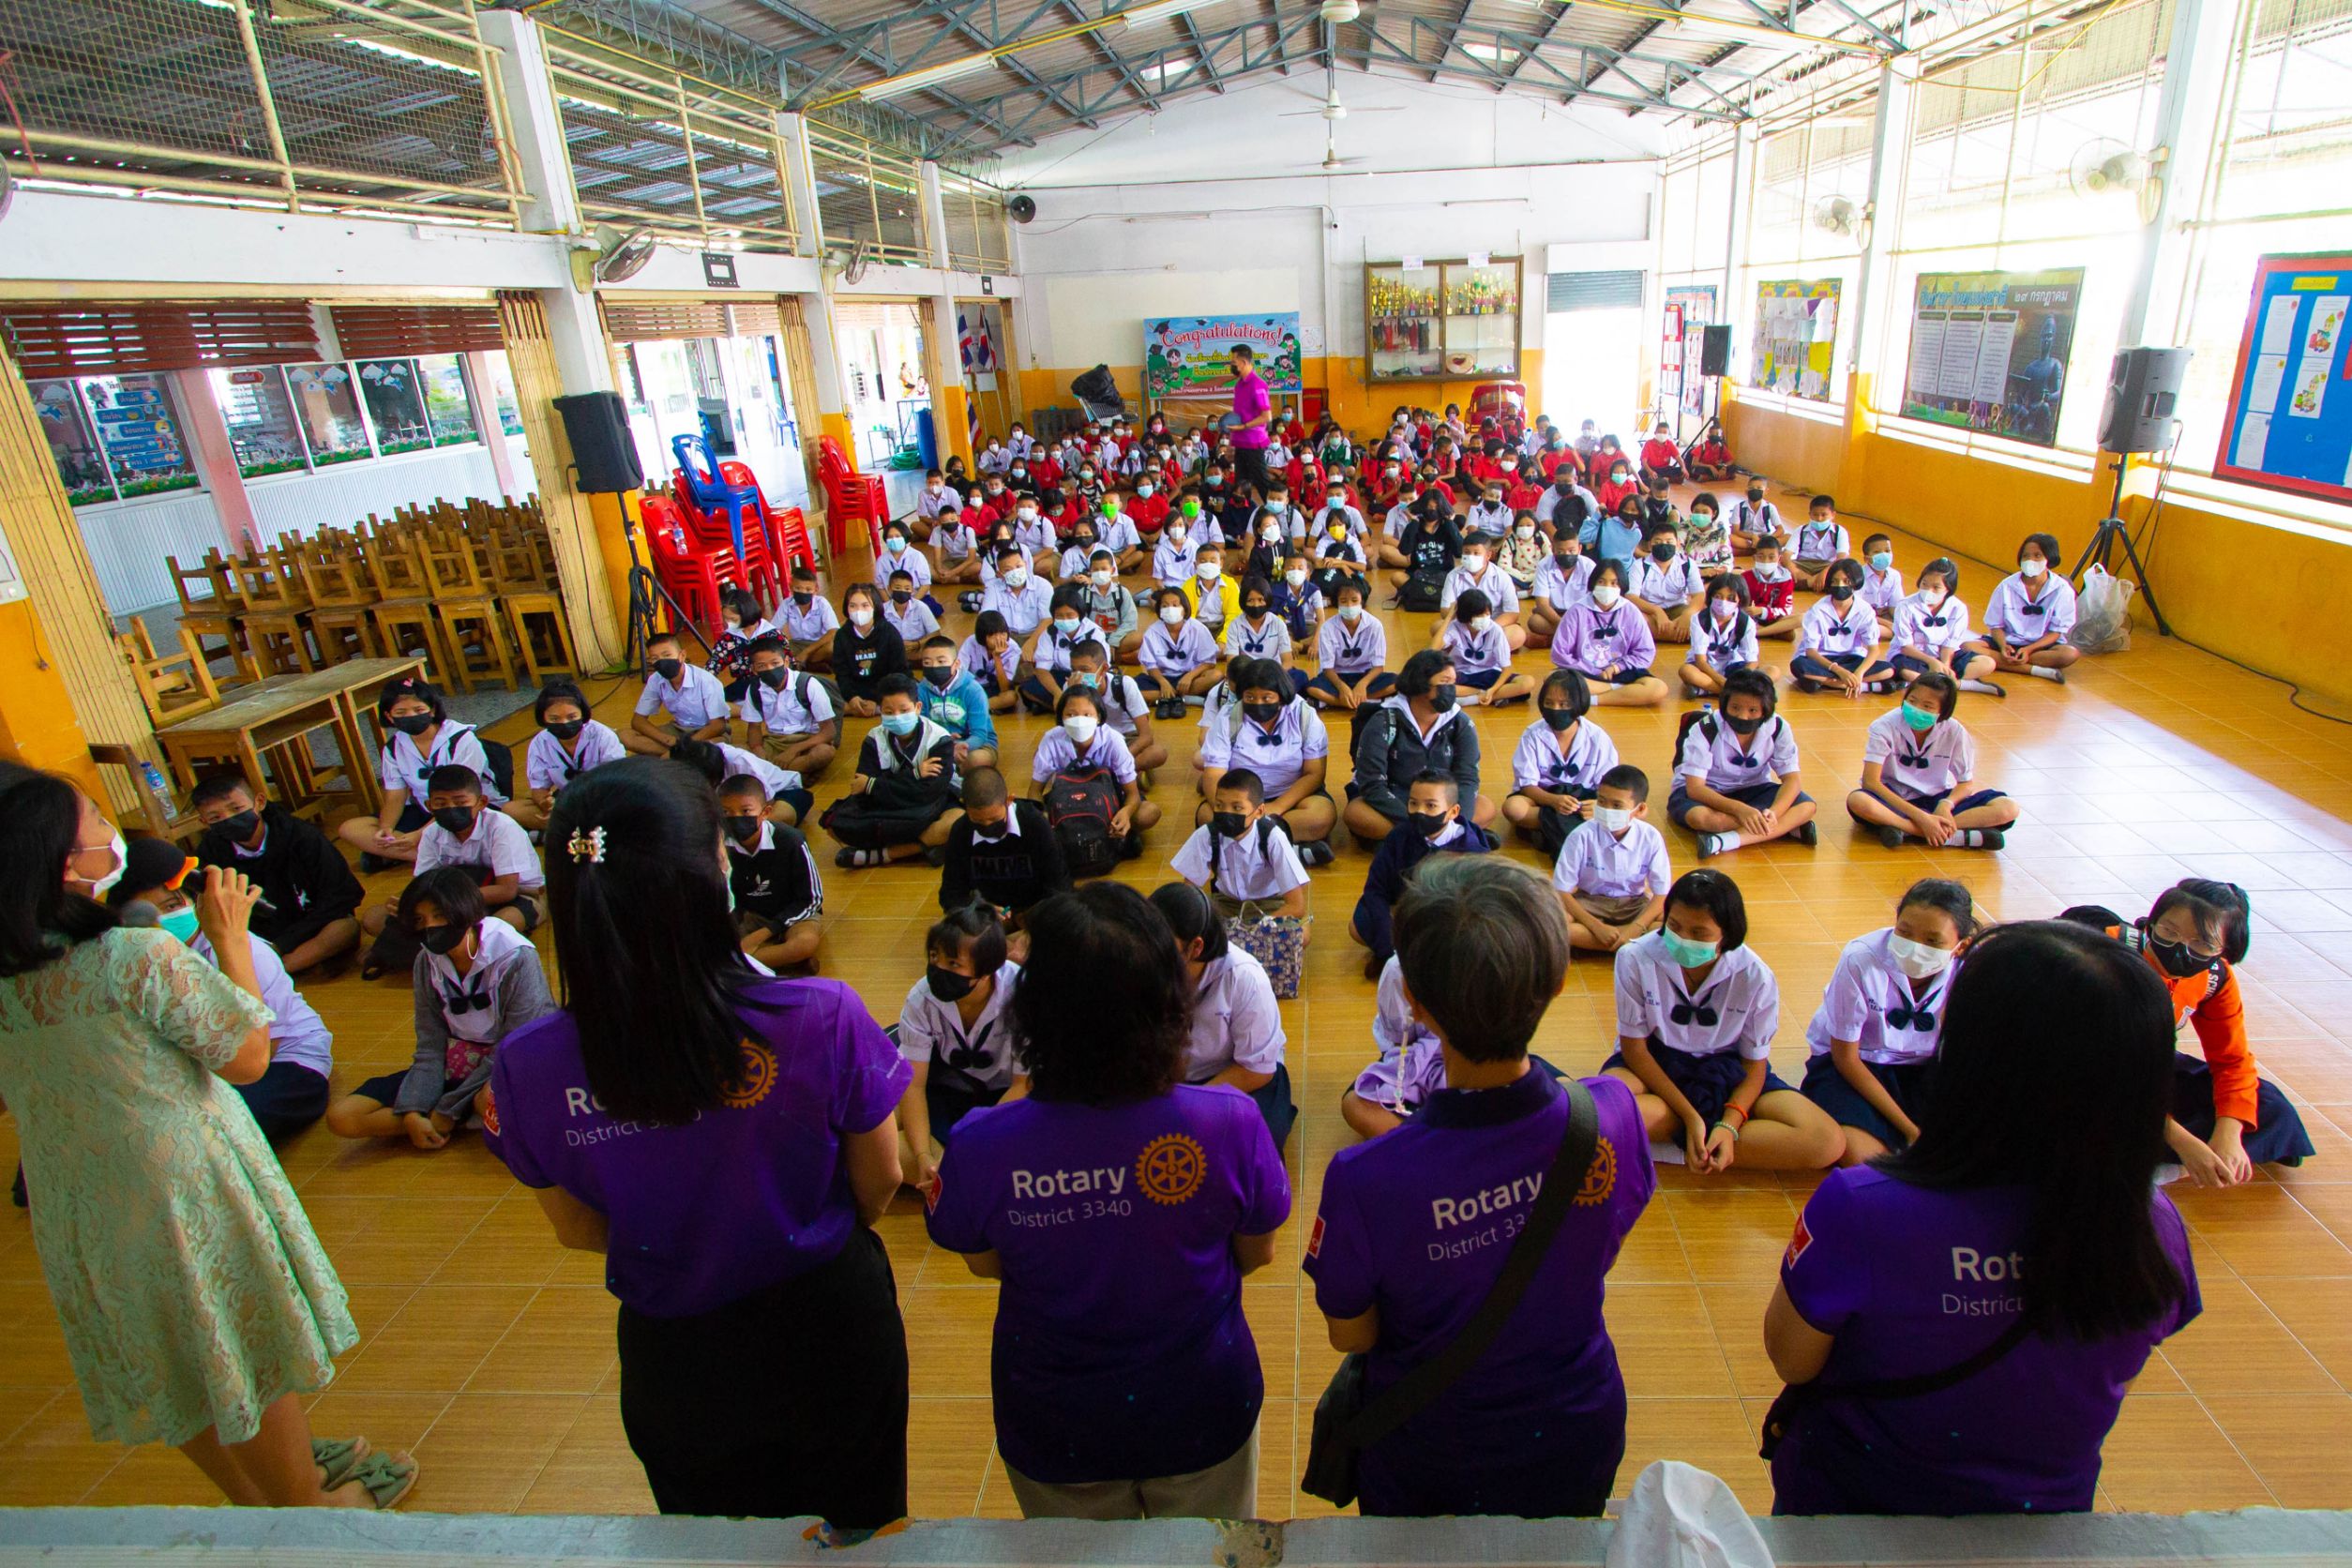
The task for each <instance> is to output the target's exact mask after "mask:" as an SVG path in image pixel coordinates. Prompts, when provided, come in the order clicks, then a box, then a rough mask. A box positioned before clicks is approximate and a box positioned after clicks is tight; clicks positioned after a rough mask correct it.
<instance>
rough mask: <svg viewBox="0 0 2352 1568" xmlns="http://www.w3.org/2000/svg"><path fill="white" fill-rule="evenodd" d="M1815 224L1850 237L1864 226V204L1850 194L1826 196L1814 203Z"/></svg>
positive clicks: (1824, 232) (1826, 231)
mask: <svg viewBox="0 0 2352 1568" xmlns="http://www.w3.org/2000/svg"><path fill="white" fill-rule="evenodd" d="M1813 226H1814V227H1815V228H1817V229H1818V230H1820V231H1821V232H1822V233H1823V234H1841V235H1844V236H1845V237H1847V238H1848V239H1850V238H1852V237H1853V236H1854V234H1856V233H1857V232H1859V231H1860V230H1861V228H1862V204H1861V203H1859V202H1857V201H1855V200H1854V199H1853V198H1852V197H1850V196H1824V197H1822V198H1821V199H1820V200H1819V201H1818V202H1816V203H1815V204H1813Z"/></svg>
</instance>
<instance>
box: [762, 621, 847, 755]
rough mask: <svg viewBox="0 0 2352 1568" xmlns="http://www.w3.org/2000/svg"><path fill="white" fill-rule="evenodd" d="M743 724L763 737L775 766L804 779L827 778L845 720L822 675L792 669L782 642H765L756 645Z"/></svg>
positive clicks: (771, 638) (765, 746)
mask: <svg viewBox="0 0 2352 1568" xmlns="http://www.w3.org/2000/svg"><path fill="white" fill-rule="evenodd" d="M830 635H831V634H830V633H828V634H827V636H828V637H829V636H830ZM743 722H744V731H745V734H746V737H754V736H756V737H757V739H758V742H759V746H760V749H761V751H763V752H765V753H766V754H767V757H768V760H769V761H772V762H774V763H775V764H776V766H777V767H779V768H789V769H790V770H792V772H794V773H797V774H799V775H801V776H803V777H804V778H819V777H822V776H823V775H824V771H825V769H827V768H829V767H831V766H832V765H833V759H834V758H835V757H836V756H837V755H838V754H839V752H840V747H841V716H840V715H839V714H838V713H837V712H836V711H835V709H834V702H833V696H832V694H831V693H830V692H828V691H826V690H825V688H824V683H823V682H822V681H820V680H819V679H818V678H817V677H816V676H814V675H807V674H803V673H801V672H800V671H796V670H794V669H793V668H792V652H791V650H790V649H788V648H787V647H786V646H785V645H784V641H783V639H781V638H776V637H763V638H761V640H760V641H757V642H754V643H753V644H752V645H751V689H750V690H749V691H748V692H746V693H745V695H744V700H743Z"/></svg>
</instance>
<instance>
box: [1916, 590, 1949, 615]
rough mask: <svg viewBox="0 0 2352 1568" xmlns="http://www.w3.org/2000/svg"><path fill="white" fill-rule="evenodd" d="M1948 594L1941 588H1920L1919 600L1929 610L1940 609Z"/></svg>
mask: <svg viewBox="0 0 2352 1568" xmlns="http://www.w3.org/2000/svg"><path fill="white" fill-rule="evenodd" d="M1946 597H1948V596H1947V595H1946V594H1945V593H1944V591H1943V590H1942V589H1941V588H1922V589H1921V590H1920V591H1919V602H1920V603H1922V604H1923V605H1925V606H1926V607H1927V608H1928V609H1930V610H1941V609H1942V608H1943V607H1944V600H1945V598H1946Z"/></svg>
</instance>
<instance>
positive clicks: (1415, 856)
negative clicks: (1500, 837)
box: [1353, 810, 1496, 963]
mask: <svg viewBox="0 0 2352 1568" xmlns="http://www.w3.org/2000/svg"><path fill="white" fill-rule="evenodd" d="M1495 845H1496V839H1495V836H1494V835H1493V834H1491V833H1488V832H1487V831H1486V830H1485V828H1483V827H1480V826H1479V825H1478V824H1477V823H1476V822H1471V821H1470V813H1469V811H1467V810H1465V811H1464V812H1463V813H1462V831H1461V833H1460V834H1459V835H1457V836H1456V837H1455V840H1454V842H1452V843H1451V844H1431V843H1430V842H1429V840H1427V839H1426V838H1424V837H1422V836H1421V835H1420V834H1418V833H1416V832H1414V831H1413V830H1412V829H1411V828H1410V827H1400V828H1398V829H1397V830H1396V831H1395V833H1392V834H1390V835H1389V836H1388V837H1385V838H1383V839H1381V840H1380V849H1379V850H1378V851H1376V852H1374V854H1373V856H1372V869H1371V871H1370V872H1369V873H1368V874H1367V875H1366V876H1365V877H1364V895H1363V897H1359V898H1358V899H1357V900H1356V910H1355V918H1354V922H1353V924H1354V926H1355V928H1356V935H1358V936H1359V937H1362V938H1363V939H1364V946H1366V947H1368V948H1370V949H1371V950H1372V951H1373V953H1374V954H1375V955H1376V956H1377V957H1379V958H1380V962H1382V963H1386V962H1388V959H1389V955H1390V954H1392V953H1394V952H1395V951H1396V942H1395V937H1394V935H1393V934H1392V933H1393V931H1394V927H1393V925H1392V924H1391V921H1390V915H1391V914H1392V912H1394V911H1395V908H1396V900H1397V899H1399V898H1401V897H1404V895H1405V882H1406V879H1407V878H1409V877H1410V876H1411V875H1412V870H1413V867H1416V866H1418V865H1420V864H1421V863H1422V862H1423V861H1425V860H1426V859H1428V858H1429V857H1430V856H1431V855H1433V854H1449V853H1450V854H1485V853H1486V852H1489V851H1491V850H1493V849H1494V848H1495Z"/></svg>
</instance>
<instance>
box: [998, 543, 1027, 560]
mask: <svg viewBox="0 0 2352 1568" xmlns="http://www.w3.org/2000/svg"><path fill="white" fill-rule="evenodd" d="M1020 554H1021V547H1020V546H1018V545H1017V544H1014V543H1013V542H1012V541H1010V540H1009V539H1008V540H1007V541H1005V544H1004V548H1003V549H1002V550H998V551H997V552H996V558H997V559H998V560H999V561H1003V560H1007V559H1011V560H1018V559H1020Z"/></svg>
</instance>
